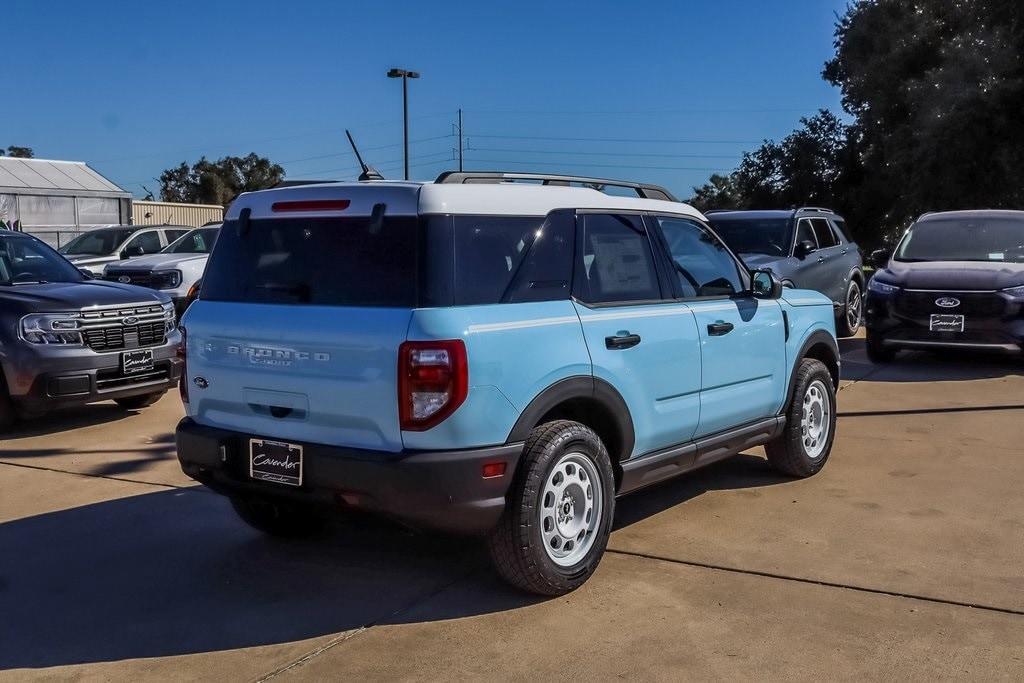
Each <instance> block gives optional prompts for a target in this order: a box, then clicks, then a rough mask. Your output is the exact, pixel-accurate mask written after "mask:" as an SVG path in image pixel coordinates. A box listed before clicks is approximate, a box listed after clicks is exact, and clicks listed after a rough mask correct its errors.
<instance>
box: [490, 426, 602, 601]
mask: <svg viewBox="0 0 1024 683" xmlns="http://www.w3.org/2000/svg"><path fill="white" fill-rule="evenodd" d="M614 508H615V479H614V475H613V474H612V466H611V459H610V458H609V456H608V451H607V450H606V449H605V446H604V444H603V443H602V442H601V439H600V438H599V437H598V436H597V434H595V433H594V432H593V431H592V430H591V429H590V428H589V427H586V426H584V425H582V424H580V423H578V422H570V421H568V420H557V421H554V422H549V423H547V424H543V425H541V426H539V427H537V428H535V429H534V430H533V431H532V432H531V433H530V437H529V438H528V439H527V441H526V446H525V447H524V449H523V459H522V462H521V463H520V466H519V468H518V470H517V472H516V479H515V481H514V482H513V484H512V489H511V490H510V492H509V500H508V504H507V507H506V509H505V514H504V515H503V516H502V519H501V521H500V522H499V523H498V526H497V528H495V529H494V531H492V532H491V535H490V537H489V538H488V547H489V549H490V552H491V559H492V561H493V562H494V566H495V568H496V569H497V571H498V573H499V574H501V576H502V577H503V578H504V579H505V580H506V581H508V582H509V583H511V584H513V585H514V586H516V587H518V588H521V589H523V590H526V591H529V592H531V593H538V594H540V595H562V594H564V593H568V592H569V591H572V590H575V589H576V588H578V587H579V586H581V585H583V583H584V582H586V580H587V579H589V578H590V576H591V574H593V573H594V571H595V570H596V569H597V565H598V563H599V562H600V561H601V557H602V555H604V550H605V547H606V546H607V545H608V534H609V533H610V531H611V523H612V515H613V513H614Z"/></svg>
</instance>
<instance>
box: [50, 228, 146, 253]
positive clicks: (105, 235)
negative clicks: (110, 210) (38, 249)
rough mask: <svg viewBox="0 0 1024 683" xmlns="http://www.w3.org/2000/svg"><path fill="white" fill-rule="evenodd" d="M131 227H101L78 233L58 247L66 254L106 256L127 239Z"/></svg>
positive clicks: (130, 232)
mask: <svg viewBox="0 0 1024 683" xmlns="http://www.w3.org/2000/svg"><path fill="white" fill-rule="evenodd" d="M131 234H132V228H101V229H99V230H90V231H89V232H84V233H82V234H81V235H78V236H77V237H75V238H74V239H73V240H71V241H70V242H68V243H67V244H65V245H64V246H62V247H61V248H60V253H62V254H65V255H67V256H106V255H107V254H112V253H113V252H114V250H115V249H117V246H118V245H119V244H121V243H122V242H124V241H125V240H126V239H128V236H129V235H131Z"/></svg>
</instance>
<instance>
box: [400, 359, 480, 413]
mask: <svg viewBox="0 0 1024 683" xmlns="http://www.w3.org/2000/svg"><path fill="white" fill-rule="evenodd" d="M468 391H469V368H468V363H467V361H466V345H465V344H464V343H463V342H462V340H461V339H450V340H445V341H429V342H420V341H415V342H413V341H407V342H404V343H403V344H402V345H401V346H400V347H399V348H398V418H399V424H400V426H401V428H402V429H403V430H406V431H412V432H422V431H424V430H427V429H430V428H431V427H434V426H435V425H437V424H439V423H441V422H443V421H444V420H445V419H446V418H447V417H448V416H449V415H451V414H452V413H454V412H455V410H456V408H458V407H459V406H460V405H462V402H463V401H465V400H466V394H467V393H468Z"/></svg>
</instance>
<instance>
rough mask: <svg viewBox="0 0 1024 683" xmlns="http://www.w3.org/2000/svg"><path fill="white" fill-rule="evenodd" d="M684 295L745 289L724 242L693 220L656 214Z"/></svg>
mask: <svg viewBox="0 0 1024 683" xmlns="http://www.w3.org/2000/svg"><path fill="white" fill-rule="evenodd" d="M657 220H658V225H659V226H660V227H661V232H662V234H663V235H664V236H665V242H666V243H667V244H668V250H669V254H670V255H671V257H672V265H673V267H674V268H675V271H676V277H677V278H678V280H679V287H680V290H681V292H682V296H683V298H687V299H689V298H696V297H706V296H731V295H733V294H739V293H740V292H742V291H743V290H744V287H743V280H742V279H741V277H740V271H739V266H738V265H737V264H736V259H734V258H733V257H732V254H730V253H729V250H728V249H726V248H725V245H724V244H723V243H722V242H721V241H720V240H719V239H718V238H716V237H715V236H714V235H713V234H711V232H709V231H708V230H705V229H704V227H703V226H702V225H700V224H699V223H697V222H696V221H692V220H689V219H686V218H674V217H658V219H657Z"/></svg>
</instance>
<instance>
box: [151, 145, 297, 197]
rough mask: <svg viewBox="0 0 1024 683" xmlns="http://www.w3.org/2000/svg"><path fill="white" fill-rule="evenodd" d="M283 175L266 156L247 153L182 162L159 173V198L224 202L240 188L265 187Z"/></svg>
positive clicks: (279, 167) (244, 189)
mask: <svg viewBox="0 0 1024 683" xmlns="http://www.w3.org/2000/svg"><path fill="white" fill-rule="evenodd" d="M283 179H284V169H283V168H281V166H279V165H278V164H275V163H272V162H271V161H270V160H269V159H267V158H266V157H261V156H257V155H256V154H249V155H247V156H244V157H232V156H228V157H224V158H223V159H218V160H217V161H208V160H207V159H206V157H202V158H201V159H199V161H197V162H196V163H195V164H193V165H191V166H190V165H189V164H188V163H187V162H184V161H183V162H182V163H181V164H179V165H178V166H175V167H174V168H169V169H167V170H165V171H164V172H163V173H161V174H160V199H162V200H163V201H165V202H182V203H188V204H221V205H227V204H229V203H231V202H232V201H234V199H235V197H237V196H238V195H239V194H241V193H243V192H252V191H254V190H265V189H267V188H270V187H274V186H275V185H277V184H278V183H279V182H281V180H283Z"/></svg>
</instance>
